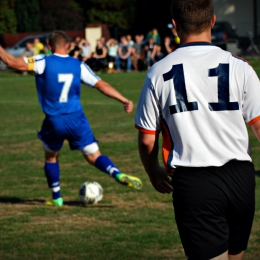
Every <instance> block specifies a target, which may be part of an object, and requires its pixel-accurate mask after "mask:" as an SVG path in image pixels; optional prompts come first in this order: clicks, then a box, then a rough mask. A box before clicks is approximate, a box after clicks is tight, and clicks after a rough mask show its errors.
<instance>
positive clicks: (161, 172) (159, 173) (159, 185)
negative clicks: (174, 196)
mask: <svg viewBox="0 0 260 260" xmlns="http://www.w3.org/2000/svg"><path fill="white" fill-rule="evenodd" d="M149 177H150V181H151V183H152V185H153V187H154V188H155V189H156V190H157V191H158V192H160V193H171V192H172V191H173V188H172V185H171V180H170V177H169V174H168V172H167V171H166V170H165V169H164V168H162V167H159V168H158V169H157V170H155V171H154V172H153V173H152V174H149Z"/></svg>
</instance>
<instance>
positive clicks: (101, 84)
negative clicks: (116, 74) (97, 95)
mask: <svg viewBox="0 0 260 260" xmlns="http://www.w3.org/2000/svg"><path fill="white" fill-rule="evenodd" d="M94 87H95V88H96V89H98V90H99V91H100V92H101V93H102V94H104V95H106V96H108V97H110V98H113V99H115V100H117V101H119V102H121V103H123V105H124V109H125V111H126V112H127V113H131V112H132V111H133V108H134V104H133V102H132V101H130V100H128V99H127V98H125V97H124V96H123V95H121V94H120V93H119V92H118V91H117V90H116V89H115V88H113V87H112V86H111V85H110V84H108V83H107V82H105V81H103V80H99V81H98V82H97V83H96V84H95V86H94Z"/></svg>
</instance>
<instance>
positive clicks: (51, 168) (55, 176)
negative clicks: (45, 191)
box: [44, 162, 61, 200]
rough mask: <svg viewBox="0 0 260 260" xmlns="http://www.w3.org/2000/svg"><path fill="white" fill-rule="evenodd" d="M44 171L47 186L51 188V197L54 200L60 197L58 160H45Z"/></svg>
mask: <svg viewBox="0 0 260 260" xmlns="http://www.w3.org/2000/svg"><path fill="white" fill-rule="evenodd" d="M44 172H45V176H46V178H47V183H48V186H49V188H50V189H51V190H52V198H53V199H54V200H55V199H58V198H60V197H61V194H60V167H59V164H58V162H56V163H48V162H45V165H44Z"/></svg>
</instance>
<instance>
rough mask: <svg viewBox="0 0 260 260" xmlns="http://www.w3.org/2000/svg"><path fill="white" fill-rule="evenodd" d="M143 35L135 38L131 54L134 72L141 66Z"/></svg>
mask: <svg viewBox="0 0 260 260" xmlns="http://www.w3.org/2000/svg"><path fill="white" fill-rule="evenodd" d="M143 38H144V36H143V35H136V36H135V43H134V45H133V52H132V64H133V67H134V70H135V71H138V70H139V68H140V66H141V65H142V64H143Z"/></svg>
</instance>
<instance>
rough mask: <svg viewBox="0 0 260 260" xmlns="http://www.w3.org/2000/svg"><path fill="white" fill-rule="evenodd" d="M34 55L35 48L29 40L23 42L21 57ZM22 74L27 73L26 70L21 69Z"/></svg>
mask: <svg viewBox="0 0 260 260" xmlns="http://www.w3.org/2000/svg"><path fill="white" fill-rule="evenodd" d="M34 55H35V50H34V48H33V45H32V43H31V42H26V44H25V51H24V53H23V55H22V56H23V57H32V56H34ZM22 74H23V75H27V74H28V72H27V71H23V72H22Z"/></svg>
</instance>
